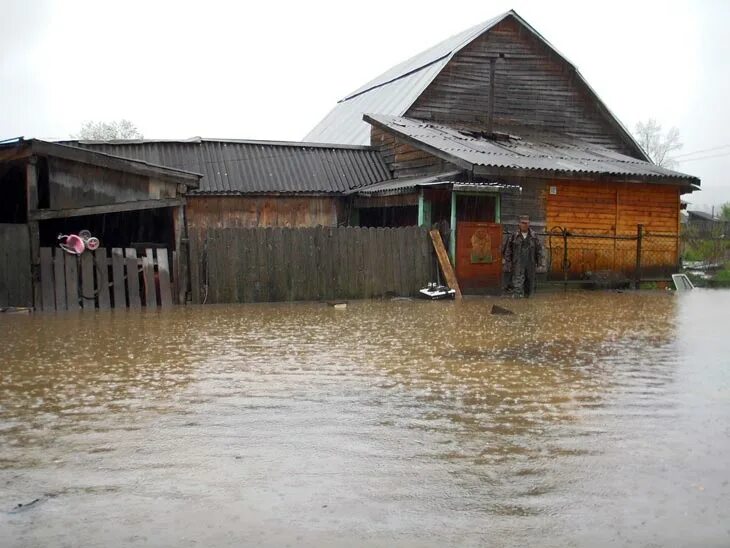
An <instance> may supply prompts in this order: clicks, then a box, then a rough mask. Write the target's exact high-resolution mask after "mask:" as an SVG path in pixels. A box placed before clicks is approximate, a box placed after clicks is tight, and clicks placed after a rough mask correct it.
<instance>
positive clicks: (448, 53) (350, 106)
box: [304, 10, 649, 160]
mask: <svg viewBox="0 0 730 548" xmlns="http://www.w3.org/2000/svg"><path fill="white" fill-rule="evenodd" d="M508 17H512V18H514V19H515V20H516V21H517V22H518V23H520V24H521V25H522V26H523V27H524V28H525V29H527V30H528V31H529V32H530V33H531V34H532V35H533V36H534V37H535V38H537V39H538V40H539V41H540V42H542V43H543V44H544V45H545V46H546V47H547V48H548V49H549V50H551V51H552V52H553V53H554V54H555V55H557V56H558V57H559V58H560V59H562V61H563V62H565V63H567V64H568V65H569V66H570V67H572V69H573V70H574V71H575V75H576V78H577V80H578V81H579V82H581V83H582V84H583V85H584V86H585V88H586V91H587V92H588V93H589V94H590V95H592V96H593V99H594V100H595V101H596V102H597V104H598V105H600V107H601V108H602V109H603V110H604V111H605V113H606V115H607V117H608V118H609V120H608V121H609V123H610V124H611V125H613V126H614V127H615V128H616V130H617V131H618V133H619V134H620V135H621V136H622V137H623V139H624V140H625V141H626V142H627V144H628V145H629V146H630V147H631V148H632V149H635V151H636V153H637V155H638V156H640V157H642V158H644V159H645V160H649V158H648V156H646V153H645V152H644V151H643V150H642V148H641V147H640V146H639V144H638V143H637V142H636V141H635V140H634V138H633V137H632V136H631V133H630V132H629V131H628V130H627V129H626V128H625V127H624V126H623V124H621V122H620V121H619V120H618V118H616V116H614V115H613V114H612V113H611V112H610V110H609V109H608V107H606V105H605V104H604V103H603V101H602V100H601V99H600V98H599V97H598V95H597V94H596V92H595V91H594V90H593V88H591V87H590V85H589V84H588V82H587V81H586V80H585V78H583V76H582V75H581V74H580V72H579V71H578V69H577V68H576V67H575V65H574V64H573V63H571V62H570V61H569V60H568V59H566V58H565V56H564V55H562V54H561V53H560V52H559V51H558V50H557V49H556V48H555V47H554V46H553V45H552V44H550V42H548V41H547V40H546V39H545V38H544V37H543V36H542V35H541V34H540V33H539V32H537V31H536V30H535V29H534V28H533V27H532V26H530V25H529V24H528V23H527V22H526V21H525V20H524V19H523V18H522V17H520V16H519V15H518V14H517V12H515V11H514V10H510V11H508V12H505V13H503V14H501V15H498V16H497V17H494V18H493V19H490V20H488V21H485V22H484V23H481V24H480V25H477V26H475V27H472V28H470V29H467V30H465V31H463V32H461V33H459V34H457V35H455V36H452V37H451V38H448V39H447V40H444V41H443V42H441V43H439V44H437V45H435V46H433V47H432V48H430V49H428V50H426V51H424V52H422V53H420V54H418V55H416V56H414V57H412V58H411V59H409V60H407V61H405V62H403V63H401V64H399V65H397V66H395V67H393V68H392V69H390V70H388V71H386V72H384V73H383V74H381V75H380V76H378V77H377V78H375V79H374V80H371V81H370V82H368V83H367V84H365V85H364V86H362V87H360V88H359V89H357V90H355V91H354V92H352V93H350V94H349V95H347V96H346V97H345V98H343V99H342V100H340V101H339V102H338V103H337V105H336V106H335V108H334V109H332V111H330V113H329V114H328V115H327V116H325V118H324V119H323V120H322V121H320V122H319V124H317V125H316V126H315V127H314V128H313V129H312V130H311V131H310V132H309V133H308V134H307V135H306V137H305V138H304V140H306V141H310V140H311V141H318V142H325V143H348V144H368V143H369V142H370V128H369V127H368V125H367V124H365V123H364V122H363V121H362V115H363V114H367V113H375V114H387V115H394V116H402V115H403V114H405V113H406V111H407V110H408V109H409V108H410V107H411V106H412V105H413V104H414V102H415V101H416V99H418V97H419V96H420V95H421V94H422V93H423V92H424V91H425V89H426V88H427V87H428V85H429V84H430V83H431V82H432V81H433V80H434V79H435V78H436V76H438V74H439V73H440V72H441V71H442V70H443V68H444V67H445V66H446V65H447V64H448V63H449V61H451V59H452V58H453V57H454V56H455V55H456V54H457V53H459V52H460V51H461V50H462V49H464V48H465V47H466V46H467V45H469V44H470V43H471V42H473V41H474V40H476V39H477V38H479V37H480V36H482V35H483V34H484V33H486V32H488V31H489V30H490V29H492V28H493V27H494V26H496V25H497V24H498V23H500V22H502V21H503V20H505V19H507V18H508Z"/></svg>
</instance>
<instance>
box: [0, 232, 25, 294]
mask: <svg viewBox="0 0 730 548" xmlns="http://www.w3.org/2000/svg"><path fill="white" fill-rule="evenodd" d="M11 306H12V307H14V306H20V307H26V306H33V286H32V283H31V275H30V238H29V234H28V225H25V224H0V308H6V307H11Z"/></svg>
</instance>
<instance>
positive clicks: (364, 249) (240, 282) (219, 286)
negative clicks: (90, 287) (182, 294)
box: [189, 227, 436, 303]
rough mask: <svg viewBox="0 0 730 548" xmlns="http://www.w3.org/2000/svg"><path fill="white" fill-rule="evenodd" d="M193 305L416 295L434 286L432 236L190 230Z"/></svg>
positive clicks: (396, 231) (411, 231)
mask: <svg viewBox="0 0 730 548" xmlns="http://www.w3.org/2000/svg"><path fill="white" fill-rule="evenodd" d="M189 237H190V256H191V272H190V278H191V284H192V292H193V302H196V303H206V302H207V303H233V302H268V301H300V300H326V299H360V298H371V297H379V296H384V295H399V296H407V295H414V294H415V293H416V292H417V291H418V289H420V288H422V287H424V286H425V285H426V284H427V283H428V282H429V281H432V280H434V279H435V278H434V276H435V275H436V274H435V262H434V257H433V251H432V248H431V243H430V240H429V238H428V233H427V231H426V229H424V228H419V227H407V228H357V227H340V228H328V227H317V228H226V229H208V230H205V231H203V230H196V229H192V228H191V229H190V231H189Z"/></svg>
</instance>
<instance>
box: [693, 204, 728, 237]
mask: <svg viewBox="0 0 730 548" xmlns="http://www.w3.org/2000/svg"><path fill="white" fill-rule="evenodd" d="M687 230H688V231H689V232H690V233H691V234H692V235H693V236H699V237H716V238H717V237H730V223H728V221H726V220H724V219H722V218H720V217H718V216H717V215H713V214H712V213H707V212H705V211H692V210H689V209H688V210H687Z"/></svg>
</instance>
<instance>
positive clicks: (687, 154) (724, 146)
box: [673, 144, 730, 158]
mask: <svg viewBox="0 0 730 548" xmlns="http://www.w3.org/2000/svg"><path fill="white" fill-rule="evenodd" d="M728 147H730V144H727V145H721V146H719V147H712V148H705V149H702V150H695V151H694V152H685V153H683V154H677V155H676V156H674V157H673V158H681V157H682V156H694V155H695V154H700V153H701V152H712V151H713V150H720V149H723V148H728Z"/></svg>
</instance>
